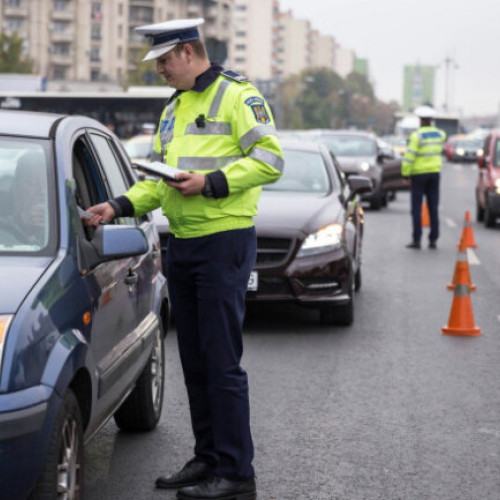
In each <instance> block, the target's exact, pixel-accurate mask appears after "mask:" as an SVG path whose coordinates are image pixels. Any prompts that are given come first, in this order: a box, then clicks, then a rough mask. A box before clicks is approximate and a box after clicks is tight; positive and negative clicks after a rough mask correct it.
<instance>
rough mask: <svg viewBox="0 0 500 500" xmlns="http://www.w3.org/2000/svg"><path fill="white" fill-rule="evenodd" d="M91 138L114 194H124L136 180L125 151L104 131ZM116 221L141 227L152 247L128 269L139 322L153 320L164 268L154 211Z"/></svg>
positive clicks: (94, 133) (115, 195)
mask: <svg viewBox="0 0 500 500" xmlns="http://www.w3.org/2000/svg"><path fill="white" fill-rule="evenodd" d="M90 138H91V140H92V143H93V145H94V147H95V149H96V151H97V152H98V153H99V158H100V161H101V164H102V168H103V171H104V172H105V175H106V182H107V185H108V188H109V191H110V192H111V196H112V197H117V196H120V195H122V194H123V193H124V192H125V191H127V190H128V189H129V188H130V187H131V186H132V184H134V183H135V182H136V179H135V178H134V177H133V176H132V168H131V166H130V163H129V161H128V159H127V157H126V155H125V154H122V152H121V150H120V148H119V146H118V145H117V144H116V143H115V142H114V141H113V140H111V139H110V138H109V137H106V136H104V135H103V134H100V133H97V132H92V133H90ZM117 222H118V223H120V224H127V225H135V226H139V227H140V228H141V229H142V230H143V231H144V233H145V234H146V236H147V237H148V240H149V242H150V243H151V246H152V248H151V251H150V252H148V253H146V254H144V255H140V256H138V257H135V258H134V260H133V266H132V267H130V268H129V270H128V272H129V275H130V280H134V294H135V297H134V299H135V308H136V318H137V324H138V325H140V324H142V323H144V322H148V321H149V320H151V315H152V314H153V313H152V310H153V307H152V301H153V297H154V282H155V279H156V274H157V273H158V270H159V266H160V267H161V261H160V258H161V256H160V245H159V242H158V240H157V237H156V234H157V230H156V228H155V224H154V220H153V216H152V214H148V215H145V216H142V217H139V218H134V217H122V218H120V219H118V221H117Z"/></svg>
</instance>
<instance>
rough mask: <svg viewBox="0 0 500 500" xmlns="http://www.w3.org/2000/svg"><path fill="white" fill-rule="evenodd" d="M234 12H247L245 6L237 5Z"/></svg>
mask: <svg viewBox="0 0 500 500" xmlns="http://www.w3.org/2000/svg"><path fill="white" fill-rule="evenodd" d="M236 10H239V11H240V12H244V11H246V10H247V6H246V5H237V6H236Z"/></svg>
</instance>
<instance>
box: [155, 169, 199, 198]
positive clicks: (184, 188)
mask: <svg viewBox="0 0 500 500" xmlns="http://www.w3.org/2000/svg"><path fill="white" fill-rule="evenodd" d="M177 179H179V180H180V182H172V181H167V180H164V182H165V183H166V184H168V185H169V186H170V187H173V188H175V189H177V191H179V192H180V193H181V194H182V195H184V196H192V195H195V194H200V193H201V190H202V189H203V188H204V187H205V176H204V175H203V174H196V173H192V172H182V173H180V174H178V175H177Z"/></svg>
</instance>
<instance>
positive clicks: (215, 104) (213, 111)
mask: <svg viewBox="0 0 500 500" xmlns="http://www.w3.org/2000/svg"><path fill="white" fill-rule="evenodd" d="M229 85H231V82H230V81H229V80H226V79H225V78H224V80H222V82H220V85H219V88H218V89H217V92H216V94H215V97H214V100H213V101H212V104H211V105H210V109H209V111H208V117H207V118H215V117H216V116H217V115H218V114H219V109H220V105H221V103H222V98H223V97H224V94H225V93H226V90H227V88H228V87H229Z"/></svg>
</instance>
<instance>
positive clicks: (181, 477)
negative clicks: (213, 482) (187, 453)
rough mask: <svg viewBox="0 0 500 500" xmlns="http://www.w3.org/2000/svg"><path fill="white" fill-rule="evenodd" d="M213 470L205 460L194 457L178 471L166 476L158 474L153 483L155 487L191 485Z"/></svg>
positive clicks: (206, 476)
mask: <svg viewBox="0 0 500 500" xmlns="http://www.w3.org/2000/svg"><path fill="white" fill-rule="evenodd" d="M213 471H214V469H213V467H211V466H210V465H209V464H208V463H207V462H205V461H204V460H201V459H200V458H196V457H195V458H193V459H191V460H190V461H189V462H187V463H186V465H184V467H183V468H182V469H181V470H180V471H179V472H176V473H175V474H172V475H171V476H168V477H165V476H160V477H159V478H158V479H157V480H156V482H155V485H156V487H157V488H165V489H170V488H182V487H183V486H192V485H194V484H198V483H201V482H202V481H204V480H205V479H207V478H208V477H209V476H210V475H211V474H212V473H213Z"/></svg>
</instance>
